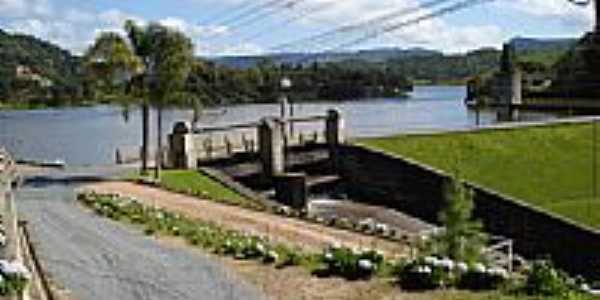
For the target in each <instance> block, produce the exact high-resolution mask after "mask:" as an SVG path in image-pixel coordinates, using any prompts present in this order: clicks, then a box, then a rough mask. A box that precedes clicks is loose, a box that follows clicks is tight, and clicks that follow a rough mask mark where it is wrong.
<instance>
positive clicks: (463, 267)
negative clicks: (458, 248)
mask: <svg viewBox="0 0 600 300" xmlns="http://www.w3.org/2000/svg"><path fill="white" fill-rule="evenodd" d="M456 269H457V270H458V271H459V272H461V273H467V272H468V271H469V266H468V265H467V264H466V263H464V262H459V263H457V264H456Z"/></svg>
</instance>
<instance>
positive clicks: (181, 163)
mask: <svg viewBox="0 0 600 300" xmlns="http://www.w3.org/2000/svg"><path fill="white" fill-rule="evenodd" d="M169 160H170V162H169V164H170V166H171V167H173V168H175V169H196V168H197V167H198V153H197V149H196V146H195V143H194V134H193V132H192V131H191V127H190V125H189V124H188V123H187V122H177V123H176V124H175V126H173V133H172V134H170V135H169Z"/></svg>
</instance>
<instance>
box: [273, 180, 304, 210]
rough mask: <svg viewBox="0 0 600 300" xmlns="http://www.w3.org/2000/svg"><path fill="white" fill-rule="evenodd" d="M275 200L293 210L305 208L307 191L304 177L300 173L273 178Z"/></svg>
mask: <svg viewBox="0 0 600 300" xmlns="http://www.w3.org/2000/svg"><path fill="white" fill-rule="evenodd" d="M274 185H275V198H276V199H277V201H278V202H279V203H282V204H285V205H287V206H289V207H292V208H294V209H303V208H305V207H306V204H307V199H308V190H307V186H306V175H305V174H300V173H285V174H279V175H277V176H275V180H274Z"/></svg>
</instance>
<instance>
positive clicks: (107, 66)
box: [85, 20, 195, 179]
mask: <svg viewBox="0 0 600 300" xmlns="http://www.w3.org/2000/svg"><path fill="white" fill-rule="evenodd" d="M125 31H126V33H127V41H126V40H125V39H124V38H122V37H121V36H120V35H118V34H116V33H104V34H102V35H100V36H99V37H98V38H97V39H96V42H95V43H94V45H93V46H92V47H91V48H90V49H89V50H88V52H87V53H86V56H85V60H86V62H88V63H87V65H88V67H89V69H91V70H92V72H91V73H93V74H94V73H98V74H102V76H96V78H104V80H100V81H101V82H113V83H118V84H120V85H123V84H124V85H126V86H127V89H126V93H127V94H128V95H132V96H135V98H136V99H138V100H139V101H140V103H141V106H142V151H141V154H142V155H141V156H142V174H146V172H147V169H148V157H149V154H148V152H149V151H148V141H149V127H150V126H149V119H150V118H149V115H150V105H154V106H156V107H157V112H158V118H157V119H158V122H157V124H158V147H157V157H156V173H155V175H156V178H157V179H158V178H159V177H160V167H161V165H162V149H163V147H162V110H163V108H164V106H166V105H171V104H176V103H183V102H184V101H183V100H185V99H190V98H191V99H195V98H194V97H189V95H188V94H186V93H184V92H183V91H182V90H183V87H184V85H185V82H186V79H187V77H188V75H189V72H190V70H191V66H192V65H193V63H194V56H193V44H192V42H191V40H190V39H189V38H187V37H186V36H185V35H184V34H183V33H181V32H179V31H177V30H173V29H170V28H167V27H165V26H162V25H160V24H156V23H151V24H150V25H148V26H146V27H141V26H138V25H137V24H136V23H135V22H133V21H130V20H129V21H127V22H126V23H125ZM107 37H110V38H107ZM124 62H127V63H124ZM120 74H126V75H127V76H120Z"/></svg>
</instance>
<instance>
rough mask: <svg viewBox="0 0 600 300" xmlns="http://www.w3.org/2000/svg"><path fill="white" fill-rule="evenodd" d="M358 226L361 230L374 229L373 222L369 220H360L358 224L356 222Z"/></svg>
mask: <svg viewBox="0 0 600 300" xmlns="http://www.w3.org/2000/svg"><path fill="white" fill-rule="evenodd" d="M358 225H359V226H360V227H361V228H366V229H368V230H373V229H374V228H375V220H373V219H371V218H369V219H364V220H361V221H360V222H358Z"/></svg>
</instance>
